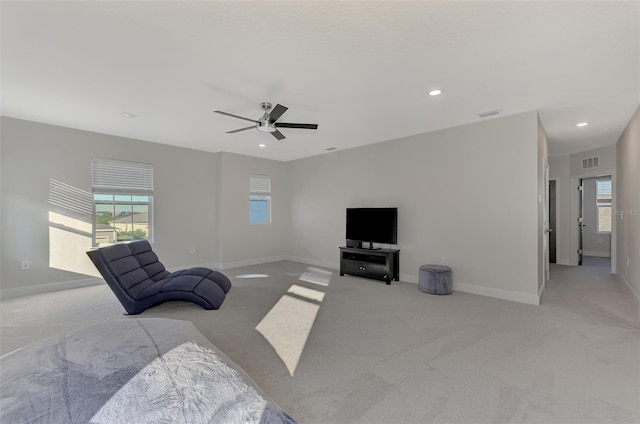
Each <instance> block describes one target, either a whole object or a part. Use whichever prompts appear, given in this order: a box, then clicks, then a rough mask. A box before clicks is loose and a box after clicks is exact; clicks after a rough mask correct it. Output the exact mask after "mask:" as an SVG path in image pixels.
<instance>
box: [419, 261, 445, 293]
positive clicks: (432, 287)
mask: <svg viewBox="0 0 640 424" xmlns="http://www.w3.org/2000/svg"><path fill="white" fill-rule="evenodd" d="M418 287H419V288H420V291H423V292H425V293H429V294H451V292H453V279H452V277H451V268H449V267H448V266H445V265H422V266H421V267H420V274H419V275H418Z"/></svg>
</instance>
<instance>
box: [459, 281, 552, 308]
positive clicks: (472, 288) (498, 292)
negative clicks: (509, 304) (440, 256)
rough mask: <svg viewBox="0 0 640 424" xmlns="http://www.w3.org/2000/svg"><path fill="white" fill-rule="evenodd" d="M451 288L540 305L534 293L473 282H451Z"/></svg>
mask: <svg viewBox="0 0 640 424" xmlns="http://www.w3.org/2000/svg"><path fill="white" fill-rule="evenodd" d="M453 290H454V291H460V292H464V293H471V294H479V295H481V296H488V297H495V298H497V299H503V300H511V301H513V302H520V303H526V304H528V305H540V296H539V295H535V294H528V293H521V292H515V291H511V290H502V289H494V288H492V287H484V286H477V285H475V284H467V283H456V282H455V281H454V282H453Z"/></svg>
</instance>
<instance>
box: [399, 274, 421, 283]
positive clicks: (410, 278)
mask: <svg viewBox="0 0 640 424" xmlns="http://www.w3.org/2000/svg"><path fill="white" fill-rule="evenodd" d="M400 281H404V282H407V283H413V284H418V276H417V275H416V274H400Z"/></svg>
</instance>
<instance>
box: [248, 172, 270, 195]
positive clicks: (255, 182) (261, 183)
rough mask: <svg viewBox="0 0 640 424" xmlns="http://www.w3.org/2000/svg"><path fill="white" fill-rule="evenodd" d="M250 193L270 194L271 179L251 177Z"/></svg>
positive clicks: (257, 176)
mask: <svg viewBox="0 0 640 424" xmlns="http://www.w3.org/2000/svg"><path fill="white" fill-rule="evenodd" d="M249 193H253V194H270V193H271V178H269V177H264V176H260V175H251V176H250V177H249Z"/></svg>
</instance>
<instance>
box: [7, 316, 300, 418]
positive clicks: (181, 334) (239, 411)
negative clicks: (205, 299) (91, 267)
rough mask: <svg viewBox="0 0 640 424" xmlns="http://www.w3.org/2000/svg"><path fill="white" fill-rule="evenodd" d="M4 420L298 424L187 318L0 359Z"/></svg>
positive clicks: (118, 324) (115, 326)
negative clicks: (186, 319)
mask: <svg viewBox="0 0 640 424" xmlns="http://www.w3.org/2000/svg"><path fill="white" fill-rule="evenodd" d="M0 377H1V378H0V381H1V384H2V392H1V398H0V422H3V423H127V424H133V423H189V424H193V423H294V422H295V421H294V420H293V419H292V418H291V417H289V416H288V415H287V414H286V413H285V412H284V411H283V410H282V409H280V408H279V407H278V406H277V405H275V404H274V402H273V401H271V400H270V399H269V398H268V397H267V396H266V395H265V394H264V393H263V392H262V390H261V389H260V388H259V387H258V386H257V385H256V384H255V382H253V380H251V378H249V377H248V376H247V375H246V374H245V373H244V371H242V369H241V368H240V367H239V366H237V365H236V364H234V363H233V362H232V361H231V360H230V359H229V358H227V357H226V355H224V354H223V353H222V352H220V351H219V350H218V349H216V348H215V347H214V346H213V345H212V344H211V343H210V342H209V341H208V340H207V339H206V338H205V337H204V336H203V335H202V334H201V333H200V332H198V330H196V328H195V327H194V326H193V324H191V323H190V322H187V321H178V320H170V319H163V318H144V319H133V318H129V319H122V320H117V321H112V322H108V323H104V324H100V325H98V326H94V327H90V328H86V329H83V330H81V331H78V332H76V333H73V334H66V335H63V336H59V337H54V338H50V339H47V340H45V341H42V342H39V343H36V344H33V345H30V346H27V347H24V348H22V349H18V350H16V351H14V352H11V353H8V354H6V355H4V356H2V357H0Z"/></svg>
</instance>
